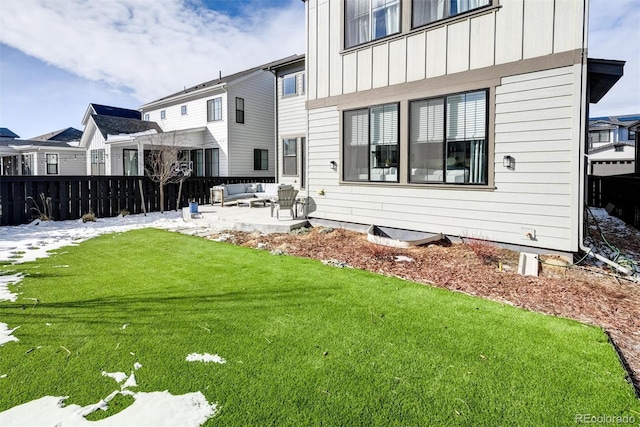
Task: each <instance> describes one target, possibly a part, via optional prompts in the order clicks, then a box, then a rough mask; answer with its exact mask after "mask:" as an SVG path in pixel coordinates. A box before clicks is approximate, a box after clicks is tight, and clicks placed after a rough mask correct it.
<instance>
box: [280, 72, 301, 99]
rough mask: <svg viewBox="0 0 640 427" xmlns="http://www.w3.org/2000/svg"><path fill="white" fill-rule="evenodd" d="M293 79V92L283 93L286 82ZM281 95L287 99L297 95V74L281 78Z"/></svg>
mask: <svg viewBox="0 0 640 427" xmlns="http://www.w3.org/2000/svg"><path fill="white" fill-rule="evenodd" d="M290 79H293V92H291V93H285V88H286V86H287V85H286V81H287V80H290ZM281 95H282V97H283V98H289V97H293V96H296V95H298V74H287V75H286V76H282V91H281Z"/></svg>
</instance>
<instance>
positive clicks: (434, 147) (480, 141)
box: [409, 90, 488, 184]
mask: <svg viewBox="0 0 640 427" xmlns="http://www.w3.org/2000/svg"><path fill="white" fill-rule="evenodd" d="M409 114H410V123H411V125H410V134H409V171H410V175H409V182H416V183H426V182H429V183H431V182H433V183H446V184H450V183H454V184H486V183H487V169H488V160H487V159H488V153H487V147H488V145H487V137H486V135H487V92H486V91H485V90H482V91H476V92H467V93H459V94H454V95H448V96H444V97H439V98H431V99H425V100H420V101H413V102H411V104H410V112H409Z"/></svg>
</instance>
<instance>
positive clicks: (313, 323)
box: [0, 229, 640, 426]
mask: <svg viewBox="0 0 640 427" xmlns="http://www.w3.org/2000/svg"><path fill="white" fill-rule="evenodd" d="M2 269H3V270H5V271H21V272H24V273H26V274H28V277H26V278H25V279H24V280H23V282H22V283H21V284H20V285H18V286H17V287H16V288H17V290H18V291H19V292H20V295H19V298H18V301H17V302H6V301H5V302H0V321H2V322H4V323H7V324H8V325H9V327H10V328H13V327H16V326H18V325H20V329H18V330H17V331H16V332H15V335H16V336H17V337H18V338H19V339H20V341H19V342H11V343H8V344H5V345H4V346H3V347H0V374H7V377H6V378H3V379H0V411H3V410H6V409H8V408H10V407H13V406H15V405H19V404H22V403H25V402H28V401H31V400H33V399H36V398H39V397H42V396H47V395H49V396H70V397H69V399H68V400H67V404H71V403H76V404H79V405H88V404H91V403H95V402H97V401H98V400H100V399H101V398H103V397H105V396H107V395H108V394H109V393H110V392H112V391H113V390H115V389H116V388H117V387H114V384H115V383H114V380H113V379H111V378H107V377H103V376H102V375H101V372H102V371H107V372H116V371H122V372H126V373H129V372H130V371H131V370H132V369H133V364H134V363H135V362H139V363H141V364H142V365H143V367H142V368H141V369H139V370H138V371H136V372H135V373H136V378H137V381H138V387H137V388H136V389H135V390H137V391H149V392H151V391H162V390H169V391H170V392H171V393H173V394H185V393H189V392H195V391H201V392H202V393H203V394H204V395H205V396H206V397H207V399H208V400H209V402H217V403H218V404H219V405H220V410H219V412H218V415H216V416H215V417H214V418H212V419H211V420H209V422H208V423H207V425H224V426H232V425H238V426H246V425H257V424H260V425H265V424H271V425H296V426H297V425H310V424H311V425H319V424H324V425H347V426H355V425H384V426H387V425H403V426H404V425H427V424H432V425H433V424H436V425H437V424H441V425H470V426H480V425H486V426H495V425H506V424H509V425H574V424H575V423H574V420H575V418H574V417H575V415H576V414H593V415H608V416H615V415H628V416H629V415H633V416H635V417H636V419H640V401H638V400H637V399H636V398H635V397H634V394H633V389H632V387H631V386H630V385H629V384H628V383H627V382H626V381H625V379H624V371H623V369H622V367H621V366H620V363H619V361H618V359H617V356H616V354H615V352H614V350H613V348H612V347H611V345H610V344H609V343H608V342H607V338H606V336H605V334H604V333H603V332H602V331H601V330H600V329H597V328H593V327H588V326H585V325H583V324H580V323H577V322H574V321H570V320H566V319H559V318H554V317H549V316H545V315H541V314H536V313H531V312H527V311H524V310H520V309H516V308H513V307H510V306H506V305H502V304H498V303H494V302H489V301H484V300H481V299H478V298H473V297H469V296H466V295H462V294H457V293H453V292H449V291H445V290H442V289H437V288H430V287H427V286H423V285H419V284H415V283H411V282H406V281H402V280H398V279H394V278H389V277H384V276H379V275H375V274H371V273H368V272H364V271H359V270H353V269H336V268H334V267H329V266H325V265H323V264H322V263H320V262H318V261H313V260H306V259H297V258H293V257H288V256H275V255H271V254H269V253H268V252H266V251H260V250H252V249H247V248H242V247H236V246H233V245H230V244H226V243H217V242H212V241H207V240H205V239H202V238H198V237H190V236H184V235H181V234H177V233H171V232H166V231H160V230H151V229H146V230H138V231H131V232H127V233H121V234H111V235H104V236H101V237H98V238H95V239H92V240H89V241H86V242H83V243H81V244H80V245H79V246H75V247H67V248H63V249H62V250H59V251H58V254H56V255H54V256H52V257H50V258H45V259H41V260H38V261H36V262H33V263H28V264H22V265H18V266H4V267H2ZM0 271H1V270H0ZM14 290H16V289H14ZM30 298H37V299H38V301H37V302H35V301H34V300H32V299H30ZM47 324H50V325H47ZM124 325H127V326H126V327H124ZM30 350H31V351H30ZM67 350H68V351H67ZM190 353H210V354H218V355H220V356H221V357H223V358H225V359H226V360H227V363H226V364H217V363H199V362H187V361H185V357H186V356H187V355H188V354H190ZM127 402H128V401H127V399H124V400H123V401H122V402H121V405H123V404H124V405H126V404H127ZM121 405H120V406H121Z"/></svg>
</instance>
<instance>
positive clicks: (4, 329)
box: [0, 322, 19, 346]
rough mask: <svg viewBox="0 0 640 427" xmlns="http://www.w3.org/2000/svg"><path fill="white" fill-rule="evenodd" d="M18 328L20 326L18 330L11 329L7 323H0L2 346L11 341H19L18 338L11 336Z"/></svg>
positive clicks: (0, 341)
mask: <svg viewBox="0 0 640 427" xmlns="http://www.w3.org/2000/svg"><path fill="white" fill-rule="evenodd" d="M18 328H19V326H18V327H17V328H13V329H9V325H7V324H6V323H2V322H0V346H2V345H4V344H6V343H8V342H11V341H18V338H16V337H14V336H13V335H11V334H13V331H15V330H16V329H18Z"/></svg>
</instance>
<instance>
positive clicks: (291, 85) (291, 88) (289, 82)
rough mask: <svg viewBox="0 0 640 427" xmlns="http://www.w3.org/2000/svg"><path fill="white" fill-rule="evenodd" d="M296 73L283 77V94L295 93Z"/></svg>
mask: <svg viewBox="0 0 640 427" xmlns="http://www.w3.org/2000/svg"><path fill="white" fill-rule="evenodd" d="M296 81H297V79H296V75H295V74H294V75H292V76H286V77H284V78H283V79H282V96H288V95H295V94H296V92H297V90H296Z"/></svg>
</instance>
